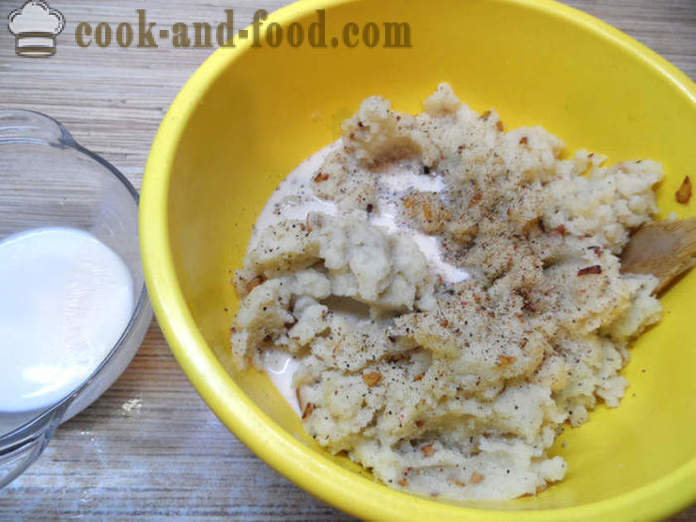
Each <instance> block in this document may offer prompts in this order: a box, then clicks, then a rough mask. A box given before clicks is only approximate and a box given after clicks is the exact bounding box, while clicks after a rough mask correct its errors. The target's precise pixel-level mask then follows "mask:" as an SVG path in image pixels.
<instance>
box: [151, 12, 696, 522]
mask: <svg viewBox="0 0 696 522" xmlns="http://www.w3.org/2000/svg"><path fill="white" fill-rule="evenodd" d="M351 1H353V0H300V1H299V2H296V3H293V4H290V5H288V6H286V7H283V8H282V9H280V10H278V11H275V12H273V13H271V15H270V16H269V19H268V20H267V22H268V23H270V22H272V21H273V22H278V23H280V24H281V25H284V26H285V25H286V24H288V23H290V22H292V21H293V20H294V19H296V18H297V17H299V16H300V15H303V14H306V13H307V12H312V11H313V10H315V9H321V8H325V9H328V8H331V7H335V6H338V5H341V4H344V3H348V2H351ZM491 1H494V2H498V3H502V4H511V5H512V4H514V5H523V6H524V7H526V8H528V9H533V10H537V11H539V12H542V13H544V14H546V15H550V16H552V17H554V18H556V19H558V20H561V21H563V22H565V23H571V24H576V25H578V26H580V27H581V28H582V29H584V30H586V31H589V32H591V33H593V34H594V35H595V36H598V37H600V38H602V39H604V40H605V41H607V42H609V43H610V44H611V45H615V46H619V47H622V48H623V49H624V50H626V51H628V52H629V53H631V54H633V55H634V56H635V57H637V58H639V59H640V60H642V61H643V62H644V63H645V64H646V65H647V66H649V67H652V68H653V69H655V70H656V71H657V72H658V73H659V74H661V75H662V76H663V77H665V78H667V79H668V80H669V81H670V82H671V83H672V84H673V85H674V86H676V87H677V88H678V89H679V90H680V91H681V92H682V94H684V95H685V96H686V97H687V98H688V99H690V101H691V102H692V103H694V104H696V84H694V82H692V81H691V80H690V79H689V78H688V77H687V76H686V75H685V74H684V73H682V72H681V71H680V70H679V69H677V68H676V67H675V66H673V65H672V64H671V63H669V62H668V61H667V60H665V59H664V58H662V57H661V56H659V55H658V54H656V53H655V52H654V51H652V50H650V49H648V48H647V47H645V46H644V45H642V44H640V43H639V42H637V41H636V40H634V39H633V38H631V37H630V36H628V35H626V34H625V33H623V32H621V31H619V30H618V29H616V28H614V27H612V26H610V25H608V24H607V23H605V22H602V21H601V20H599V19H597V18H594V17H593V16H590V15H588V14H587V13H584V12H582V11H579V10H577V9H574V8H572V7H569V6H566V5H563V4H560V3H558V2H556V1H554V0H491ZM249 46H250V41H249V40H247V41H246V42H244V43H241V44H240V45H238V46H237V47H236V48H234V49H229V48H228V49H219V50H217V51H215V52H214V53H213V54H212V55H211V56H210V57H209V58H208V59H207V60H206V61H205V62H204V63H203V64H202V65H201V66H200V67H199V68H198V70H197V71H196V72H195V73H194V74H193V75H192V76H191V78H190V79H189V80H188V82H187V83H186V84H185V85H184V87H183V88H182V90H181V91H180V92H179V94H178V95H177V97H176V98H175V100H174V102H173V103H172V105H171V107H170V108H169V111H168V112H167V114H166V116H165V118H164V119H163V121H162V123H161V125H160V127H159V129H158V131H157V134H156V136H155V139H154V141H153V144H152V148H151V151H150V155H149V157H148V161H147V165H146V168H145V176H144V178H143V184H142V194H141V200H140V222H139V226H140V244H141V252H142V254H141V255H142V259H143V266H144V270H145V278H146V282H147V287H148V290H149V292H150V297H151V300H152V304H153V307H154V311H155V314H156V316H157V319H158V322H159V324H160V327H161V328H162V331H163V332H164V335H165V337H166V339H167V341H168V343H169V345H170V347H171V350H172V352H173V353H174V356H175V357H176V359H177V361H178V362H179V364H180V365H181V367H182V368H183V370H184V372H185V373H186V375H187V376H188V378H189V380H190V381H191V383H192V384H193V386H194V387H195V388H196V390H197V391H198V393H199V394H200V395H201V396H202V397H203V399H204V400H205V402H206V403H207V404H208V405H209V406H210V408H211V409H212V410H213V411H214V412H215V414H216V415H217V416H218V418H219V419H220V420H221V421H222V422H223V423H224V424H225V425H226V426H227V427H228V428H229V429H230V430H231V431H232V432H233V433H234V434H235V435H237V437H239V439H240V440H241V441H242V442H243V443H244V444H246V446H247V447H249V448H250V449H251V450H252V451H253V452H254V453H255V454H256V455H257V456H258V457H260V458H261V459H262V460H264V461H265V462H266V463H267V464H268V465H270V466H271V467H272V468H273V469H275V470H276V471H278V472H279V473H281V474H282V475H284V476H285V477H287V478H288V479H290V480H291V481H293V482H294V483H295V484H297V485H298V486H300V487H302V488H303V489H305V490H307V491H308V492H310V493H312V494H313V495H315V496H316V497H318V498H320V499H322V500H323V501H325V502H327V503H329V504H331V505H333V506H335V507H337V508H339V509H341V510H343V511H345V512H347V513H351V514H353V515H355V516H358V517H360V518H365V519H390V520H403V519H416V518H418V519H420V518H433V519H436V518H439V517H447V518H448V519H466V520H487V521H492V520H500V519H502V518H504V519H506V520H513V519H514V520H521V519H524V520H530V521H531V520H533V521H556V520H584V519H606V520H609V519H611V520H629V519H630V520H635V519H638V518H641V519H656V518H662V517H665V516H668V515H670V514H672V513H675V512H677V511H679V510H681V509H684V508H685V507H687V506H688V505H690V504H691V503H693V502H695V501H696V458H694V459H692V460H691V461H689V462H687V463H686V464H684V465H682V466H681V467H679V468H678V469H676V470H674V471H672V472H671V473H669V474H667V475H666V476H664V477H662V478H660V479H658V480H655V481H653V482H651V483H649V484H647V485H645V486H642V487H640V488H637V489H634V490H631V491H629V492H626V493H623V494H620V495H618V496H615V497H612V498H609V499H605V500H601V501H598V502H593V503H589V504H583V505H579V506H573V507H568V508H557V509H544V510H536V511H527V510H520V511H503V510H488V509H477V508H471V507H460V506H455V505H451V504H444V503H440V502H435V501H431V500H427V499H425V498H420V497H416V496H413V495H407V494H405V493H401V492H398V491H395V490H392V489H390V488H387V487H386V486H383V485H380V484H376V483H375V482H373V481H371V480H369V479H367V478H365V477H361V476H359V475H357V474H356V473H354V472H352V471H349V470H347V469H345V468H343V467H341V466H340V465H338V464H336V463H334V462H332V461H331V460H329V459H328V458H321V457H319V458H318V457H317V455H316V452H314V451H313V450H310V449H309V448H308V447H306V446H305V445H304V444H303V443H302V442H300V441H299V440H297V439H295V438H294V437H293V436H291V435H290V434H288V433H287V432H286V431H285V430H283V429H282V428H281V427H280V426H279V425H278V424H277V423H275V422H274V421H273V420H272V419H271V418H270V417H268V416H267V415H266V414H265V413H263V412H262V411H261V410H260V409H259V408H258V407H257V406H256V405H255V404H254V403H253V402H252V401H251V400H250V399H249V398H248V397H247V396H246V395H245V394H244V392H243V391H242V390H241V389H240V388H239V387H238V386H237V385H236V384H235V382H234V381H233V380H232V378H231V377H230V375H229V374H228V373H227V372H226V371H225V369H224V368H223V366H222V365H221V364H220V362H219V361H218V360H217V359H216V357H215V356H214V354H213V352H212V350H211V349H209V347H208V346H207V343H206V341H205V339H204V338H203V336H202V334H201V333H200V331H199V330H198V327H197V326H196V323H195V321H194V319H193V317H192V315H191V313H190V311H189V309H188V306H187V305H186V301H185V299H184V296H183V294H182V292H181V289H180V287H179V285H178V281H177V275H176V270H175V268H174V262H173V259H172V254H171V250H170V248H169V244H170V243H169V230H168V219H167V202H168V192H169V182H170V178H169V175H170V172H171V168H172V165H173V161H174V157H175V155H176V151H177V147H178V144H179V141H180V139H181V136H182V134H183V132H184V129H185V128H186V126H187V124H188V121H189V119H190V117H191V116H192V114H193V113H194V111H195V110H196V107H197V105H198V103H197V102H198V101H199V100H200V99H201V97H202V96H203V95H204V93H205V92H206V91H207V89H208V88H209V86H210V85H211V84H212V83H213V82H214V81H215V79H216V78H217V77H218V76H219V75H220V74H221V73H222V72H223V70H224V69H226V68H227V67H229V66H230V65H231V64H232V63H233V62H234V61H235V60H236V59H237V58H238V57H239V56H240V55H242V54H243V53H244V52H246V51H247V49H248V48H249Z"/></svg>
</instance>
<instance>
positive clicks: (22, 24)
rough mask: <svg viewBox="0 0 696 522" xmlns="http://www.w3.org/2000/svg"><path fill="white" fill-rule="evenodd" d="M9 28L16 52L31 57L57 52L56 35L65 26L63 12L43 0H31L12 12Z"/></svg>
mask: <svg viewBox="0 0 696 522" xmlns="http://www.w3.org/2000/svg"><path fill="white" fill-rule="evenodd" d="M8 20H9V22H8V24H7V26H8V28H9V29H10V33H12V34H13V35H14V36H15V38H16V40H15V52H16V53H17V54H18V55H19V56H27V57H30V58H37V57H44V56H52V55H54V54H55V53H56V36H58V35H59V34H60V33H61V31H63V28H64V27H65V17H64V16H63V13H61V12H60V11H58V10H56V9H52V8H51V7H50V6H49V5H48V3H46V2H44V1H42V0H29V1H28V2H26V3H25V4H24V5H23V6H22V7H20V8H19V9H15V10H14V11H12V12H10V15H9V16H8Z"/></svg>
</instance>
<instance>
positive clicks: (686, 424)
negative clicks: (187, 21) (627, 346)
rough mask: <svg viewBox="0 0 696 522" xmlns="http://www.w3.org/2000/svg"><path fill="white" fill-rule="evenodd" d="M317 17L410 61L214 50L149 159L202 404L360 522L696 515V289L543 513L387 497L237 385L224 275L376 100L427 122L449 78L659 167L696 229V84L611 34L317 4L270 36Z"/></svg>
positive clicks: (374, 4) (256, 384)
mask: <svg viewBox="0 0 696 522" xmlns="http://www.w3.org/2000/svg"><path fill="white" fill-rule="evenodd" d="M320 8H325V9H326V11H325V16H326V23H327V34H328V35H329V38H330V36H331V35H339V36H340V35H341V34H342V27H344V25H345V24H346V23H348V22H354V23H357V24H359V26H361V27H362V26H363V24H366V23H369V22H374V23H377V24H381V23H382V22H385V21H387V22H392V21H399V22H401V21H404V22H407V23H408V24H410V31H411V39H412V47H411V48H383V47H381V46H377V47H375V48H369V47H367V46H365V45H359V46H357V47H355V48H353V49H348V48H345V47H343V46H339V47H338V48H332V47H331V46H329V48H310V47H308V46H307V45H305V46H302V47H299V48H292V47H290V46H288V45H281V46H279V47H277V48H270V47H269V46H268V45H265V44H264V45H263V46H262V47H260V48H254V47H251V45H250V43H251V39H248V40H247V41H246V42H245V43H241V44H240V43H238V44H237V47H236V48H234V49H229V48H226V49H220V50H218V51H216V52H215V53H214V54H213V55H212V56H211V57H210V58H209V59H208V60H207V61H206V62H205V63H204V64H203V65H202V66H201V68H200V69H199V70H198V71H197V72H196V74H195V75H194V76H193V77H192V78H191V80H190V81H189V82H188V83H187V84H186V86H185V87H184V88H183V90H182V91H181V93H180V94H179V95H178V97H177V98H176V100H175V101H174V103H173V105H172V107H171V109H170V110H169V113H168V114H167V116H166V118H165V119H164V122H163V123H162V126H161V128H160V130H159V132H158V134H157V137H156V139H155V141H154V144H153V146H152V152H151V154H150V158H149V160H148V164H147V171H146V175H145V180H144V182H143V194H142V203H141V212H142V213H141V220H140V227H141V236H142V252H143V259H144V266H145V272H146V276H147V283H148V288H149V290H150V293H151V297H152V302H153V304H154V307H155V311H156V313H157V317H158V319H159V322H160V325H161V326H162V329H163V330H164V333H165V335H166V337H167V340H168V341H169V343H170V345H171V348H172V351H173V352H174V354H175V356H176V358H177V359H178V361H179V363H180V364H181V366H182V367H183V369H184V371H185V372H186V373H187V375H188V376H189V378H190V379H191V381H192V382H193V384H194V386H195V387H196V389H197V390H198V391H199V393H200V394H201V395H202V396H203V398H204V399H205V401H206V402H207V403H208V404H209V405H210V407H211V408H212V409H213V410H214V411H215V413H216V414H217V415H218V417H219V418H220V419H221V420H222V421H223V422H224V423H225V424H226V425H227V426H228V427H229V428H230V430H232V431H233V432H234V433H235V434H236V435H237V436H238V437H239V438H240V439H241V440H242V441H243V442H244V443H245V444H246V445H247V446H249V447H250V448H251V449H252V450H253V451H254V452H256V454H257V455H258V456H259V457H261V458H262V459H264V460H265V461H266V462H267V463H268V464H269V465H271V466H272V467H273V468H275V469H276V470H278V471H279V472H280V473H282V474H283V475H285V476H286V477H288V478H290V479H291V480H293V481H294V482H295V483H296V484H298V485H299V486H301V487H303V488H305V489H306V490H308V491H309V492H311V493H312V494H314V495H316V496H318V497H320V498H321V499H323V500H325V501H326V502H328V503H330V504H333V505H334V506H337V507H338V508H340V509H343V510H345V511H347V512H350V513H353V514H355V515H357V516H360V517H363V518H370V519H375V518H379V519H422V520H425V519H433V520H437V519H442V518H464V519H471V520H499V519H501V518H505V519H507V520H513V519H514V520H521V519H524V520H570V519H586V518H597V519H606V520H622V519H625V520H628V519H654V518H657V517H663V516H666V515H668V514H670V513H673V512H675V511H678V510H680V509H682V508H684V507H686V506H687V505H688V504H690V503H691V502H693V501H694V500H696V407H694V402H693V400H694V397H696V335H695V334H696V328H695V326H694V312H693V310H694V308H693V307H694V297H693V296H694V295H696V272H694V273H691V274H690V275H688V276H687V277H686V278H684V279H683V280H682V281H681V282H680V283H679V284H678V285H677V286H676V287H675V288H673V289H672V290H670V292H669V293H668V294H667V295H666V296H665V297H664V298H663V299H662V302H663V305H664V308H665V313H664V319H663V320H662V322H661V323H660V325H659V326H658V327H656V328H654V329H652V330H651V331H649V332H648V333H646V334H645V335H644V336H643V337H641V339H640V341H639V342H638V343H636V345H635V347H634V348H633V350H632V357H633V360H632V361H631V363H630V364H629V366H628V368H627V369H626V376H627V377H628V379H629V380H630V382H631V387H630V388H629V389H628V391H627V394H626V397H625V399H624V400H623V402H622V404H621V407H620V408H618V409H614V410H607V409H605V408H603V407H600V408H598V409H597V410H596V411H595V412H594V413H593V414H592V416H591V421H590V422H589V423H587V424H585V425H584V426H582V427H580V428H579V429H574V430H568V431H566V432H565V434H563V435H562V436H561V437H560V439H559V441H558V443H557V444H556V446H555V447H554V448H555V449H554V451H555V453H558V454H561V455H563V457H564V458H566V459H567V461H568V464H569V472H568V475H567V477H566V479H565V480H564V481H562V482H561V483H559V484H557V485H554V486H552V487H551V488H549V489H548V490H547V491H545V492H543V493H542V494H540V495H538V496H536V497H533V498H524V499H518V500H513V501H507V502H500V503H486V504H480V503H478V504H475V503H472V504H455V503H443V502H436V501H435V500H432V499H426V498H419V497H416V496H411V495H407V494H403V493H399V492H396V491H393V490H390V489H388V488H387V487H385V486H383V485H381V484H378V483H376V482H374V481H373V480H372V479H371V478H370V476H369V474H368V473H366V472H364V471H363V470H361V469H360V468H359V467H357V466H356V465H354V464H351V463H350V462H349V461H348V460H347V459H345V458H338V457H331V456H329V455H328V454H327V453H325V452H324V451H322V450H321V448H319V447H318V446H317V445H315V444H314V443H313V441H312V440H311V439H309V438H308V437H307V436H306V435H305V434H304V432H303V430H302V427H301V425H300V423H299V421H298V419H297V417H296V416H295V415H294V414H293V413H292V411H291V410H290V408H289V407H288V406H287V405H286V403H285V402H284V401H283V400H282V399H281V397H280V395H279V394H278V393H277V392H276V391H275V389H274V388H273V386H272V385H271V383H270V381H269V380H268V379H267V378H266V377H265V376H264V375H262V374H260V373H255V372H251V373H242V374H240V373H237V372H235V371H234V369H233V368H232V367H231V365H230V360H229V339H228V338H229V327H230V322H231V319H232V316H233V314H234V312H235V309H236V306H237V300H236V297H235V294H234V291H233V289H232V286H231V285H230V283H229V281H230V277H231V274H230V271H231V270H233V269H235V268H237V267H239V266H240V264H241V259H242V256H243V254H244V252H245V249H246V245H247V241H248V239H249V235H250V231H251V226H252V224H253V222H254V220H255V218H256V216H257V214H258V213H259V211H260V210H261V208H262V207H263V205H264V203H265V201H266V199H267V198H268V197H269V195H270V194H271V192H272V191H273V189H274V187H275V186H276V185H277V184H278V183H279V182H280V181H281V179H283V177H284V176H285V175H286V174H287V173H288V172H289V171H290V170H291V169H292V168H293V167H294V166H296V165H297V164H298V163H299V162H300V161H301V160H302V159H304V158H305V157H306V156H308V155H309V154H310V153H312V152H313V151H316V150H318V149H320V148H321V147H323V146H324V145H326V144H328V143H330V142H332V141H334V140H335V139H336V138H337V136H338V132H339V124H340V122H341V121H342V120H343V119H344V118H346V117H347V116H349V115H351V114H352V113H353V112H354V111H355V110H356V109H357V108H358V105H359V102H360V101H361V100H362V99H363V98H365V97H367V96H369V95H373V94H381V95H383V96H385V97H386V98H388V99H390V100H392V102H393V106H394V107H395V108H397V109H400V110H405V111H411V112H415V111H418V110H419V108H420V102H421V100H423V99H424V98H425V97H426V96H427V95H428V94H429V93H431V92H432V91H433V90H434V88H435V87H436V85H437V83H438V82H441V81H448V82H450V83H451V84H452V85H453V86H454V88H455V90H456V92H457V93H458V94H459V96H460V97H461V98H462V99H463V100H464V101H465V102H466V103H468V104H469V105H471V106H472V107H473V108H474V109H477V110H485V109H487V108H490V107H494V108H495V109H497V110H498V112H499V113H500V114H501V115H502V118H503V119H504V121H505V124H506V126H507V127H508V128H512V127H515V126H520V125H523V124H524V125H534V124H539V125H543V126H544V127H546V128H547V129H548V130H550V131H551V132H553V133H555V134H557V135H558V136H560V137H561V138H563V139H564V140H565V141H566V143H567V145H568V149H569V150H573V149H575V148H579V147H585V148H588V149H590V150H593V151H597V152H601V153H604V154H607V155H608V156H609V157H610V160H611V161H618V160H624V159H633V158H652V159H655V160H657V161H660V162H662V163H663V164H664V166H665V168H666V171H667V177H666V180H665V181H664V182H663V183H662V184H661V187H660V189H659V204H660V209H661V214H662V216H666V215H668V214H669V213H670V212H672V211H674V212H676V213H677V214H678V215H679V216H681V217H686V216H689V215H694V204H693V203H691V204H690V205H687V206H683V205H678V204H676V203H675V201H674V192H675V190H676V189H677V187H678V186H679V184H680V182H681V180H682V179H683V177H684V175H686V174H692V175H693V174H694V173H696V86H695V85H694V84H693V83H692V82H691V81H690V80H689V79H688V78H687V77H686V76H685V75H684V74H682V73H681V72H679V71H678V70H677V69H676V68H674V67H673V66H672V65H670V64H669V63H667V62H666V61H665V60H663V59H662V58H660V57H659V56H657V55H656V54H655V53H653V52H651V51H650V50H648V49H647V48H645V47H643V46H642V45H640V44H638V43H637V42H635V41H634V40H632V39H631V38H629V37H628V36H626V35H624V34H622V33H621V32H619V31H617V30H616V29H613V28H611V27H609V26H608V25H606V24H604V23H602V22H600V21H598V20H596V19H594V18H592V17H590V16H588V15H585V14H583V13H580V12H578V11H575V10H573V9H570V8H568V7H565V6H562V5H560V4H557V3H554V2H551V1H548V0H543V1H533V2H532V1H522V0H471V1H466V2H463V1H455V0H430V1H428V2H416V1H408V2H404V1H403V0H380V1H376V0H372V1H370V0H355V1H350V0H347V1H346V0H343V1H326V0H325V1H314V0H306V1H302V2H300V3H297V4H294V5H291V6H288V7H286V8H284V9H282V10H280V11H278V12H276V13H274V14H273V15H271V17H269V19H267V20H266V21H265V22H264V25H263V26H262V27H264V28H265V27H268V26H269V25H270V24H271V23H272V22H277V23H279V24H281V26H283V27H285V28H287V27H288V25H289V24H290V23H291V22H293V21H299V22H301V23H302V24H304V26H305V27H308V25H309V24H310V23H311V22H313V21H315V20H316V19H317V17H318V15H317V13H316V12H315V10H316V9H320ZM329 41H330V40H329ZM695 199H696V198H695Z"/></svg>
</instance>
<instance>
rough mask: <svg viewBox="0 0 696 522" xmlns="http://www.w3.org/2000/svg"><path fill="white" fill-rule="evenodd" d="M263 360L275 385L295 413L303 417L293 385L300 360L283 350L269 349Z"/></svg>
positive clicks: (267, 372)
mask: <svg viewBox="0 0 696 522" xmlns="http://www.w3.org/2000/svg"><path fill="white" fill-rule="evenodd" d="M263 362H264V369H265V371H266V374H267V375H268V377H270V379H271V382H272V383H273V385H274V386H275V387H276V389H277V390H278V391H279V392H280V394H281V395H282V396H283V398H284V399H285V400H286V401H287V403H288V404H289V405H290V407H291V408H292V409H293V410H294V411H295V413H297V415H299V416H300V417H301V416H302V412H301V411H300V405H299V404H298V402H297V395H296V393H295V387H294V386H293V385H292V376H293V375H294V374H295V372H296V371H297V369H298V368H299V367H300V361H298V360H297V359H295V357H293V356H292V355H290V354H289V353H287V352H283V351H282V350H268V351H267V352H265V353H264V358H263Z"/></svg>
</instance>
